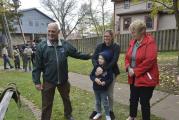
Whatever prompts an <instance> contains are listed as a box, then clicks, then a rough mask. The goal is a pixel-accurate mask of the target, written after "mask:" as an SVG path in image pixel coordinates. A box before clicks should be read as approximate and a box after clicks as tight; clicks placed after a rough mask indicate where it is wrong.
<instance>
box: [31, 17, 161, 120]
mask: <svg viewBox="0 0 179 120" xmlns="http://www.w3.org/2000/svg"><path fill="white" fill-rule="evenodd" d="M129 31H130V32H131V35H132V40H131V41H130V44H129V48H128V50H127V52H126V57H125V68H126V72H127V74H128V83H129V84H130V99H129V102H130V105H129V117H128V118H127V120H136V117H137V108H138V103H139V102H140V104H141V111H142V119H143V120H150V99H151V97H152V94H153V90H154V88H155V86H156V85H158V84H159V71H158V65H157V46H156V43H155V40H154V38H153V37H152V36H151V35H150V34H148V33H146V24H145V23H144V22H143V21H141V20H135V21H134V22H132V23H131V25H130V27H129ZM59 32H60V30H59V28H58V25H57V24H56V23H50V24H49V25H48V39H47V41H42V42H41V43H39V44H38V45H37V47H36V54H35V56H36V57H35V58H36V59H35V64H34V68H33V71H32V78H33V82H34V84H35V87H36V89H37V90H39V91H41V92H42V115H41V120H50V118H51V113H52V106H53V99H54V93H55V89H56V88H57V89H58V92H59V93H60V95H61V97H62V100H63V104H64V117H65V118H66V119H67V120H74V117H73V116H72V106H71V101H70V96H69V93H70V83H69V81H68V63H67V59H68V56H71V57H74V58H77V59H83V60H88V59H92V63H93V66H94V68H93V70H92V72H91V74H90V79H91V80H92V82H93V90H94V94H95V105H94V106H95V109H94V111H93V112H92V113H91V115H90V116H89V118H90V119H92V120H98V119H99V118H101V117H102V109H101V106H102V105H103V107H104V111H105V115H106V117H105V118H106V120H114V119H115V115H114V112H113V89H114V84H115V81H116V77H117V75H119V73H120V71H119V67H118V65H117V62H118V58H119V54H120V46H119V45H118V44H116V43H115V42H114V35H113V32H112V31H111V30H107V31H105V32H104V36H103V38H104V42H103V43H101V44H99V45H97V47H96V49H95V52H94V53H93V55H90V54H84V53H81V52H78V50H77V49H76V48H74V47H73V46H72V45H71V44H70V43H68V42H67V41H65V40H62V39H59V38H58V34H59ZM41 72H43V82H41V81H40V77H41Z"/></svg>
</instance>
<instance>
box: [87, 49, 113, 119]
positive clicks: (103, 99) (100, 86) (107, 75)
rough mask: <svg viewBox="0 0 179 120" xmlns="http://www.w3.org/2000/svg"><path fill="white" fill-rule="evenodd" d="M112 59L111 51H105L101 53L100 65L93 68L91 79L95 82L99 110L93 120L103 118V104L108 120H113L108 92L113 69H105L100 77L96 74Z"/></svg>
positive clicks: (94, 88) (99, 57)
mask: <svg viewBox="0 0 179 120" xmlns="http://www.w3.org/2000/svg"><path fill="white" fill-rule="evenodd" d="M111 58H112V53H111V52H110V51H103V52H101V53H99V56H98V65H97V66H96V67H94V68H93V70H92V72H91V74H90V79H91V80H92V81H93V90H94V94H95V99H96V110H97V114H96V115H95V116H94V117H93V120H97V119H99V118H100V117H102V113H101V111H102V110H101V104H102V105H103V107H104V111H105V114H106V120H111V118H110V112H109V100H108V94H107V90H108V87H109V85H110V84H111V82H112V80H113V71H112V69H108V70H104V69H103V72H102V74H100V75H98V74H97V72H96V71H97V70H98V69H99V67H101V68H104V67H105V66H106V65H107V64H108V63H109V62H110V60H111Z"/></svg>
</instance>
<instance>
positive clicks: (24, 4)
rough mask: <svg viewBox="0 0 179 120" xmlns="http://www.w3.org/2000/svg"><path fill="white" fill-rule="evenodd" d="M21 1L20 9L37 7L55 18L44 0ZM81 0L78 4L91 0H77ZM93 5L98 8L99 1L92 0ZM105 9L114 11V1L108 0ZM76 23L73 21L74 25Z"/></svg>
mask: <svg viewBox="0 0 179 120" xmlns="http://www.w3.org/2000/svg"><path fill="white" fill-rule="evenodd" d="M19 1H20V2H21V6H20V8H19V9H28V8H34V7H35V8H37V9H39V10H40V11H42V12H44V13H45V14H46V15H48V16H49V17H51V18H53V19H54V17H53V15H52V13H51V12H49V11H47V10H45V8H44V7H43V6H42V3H41V1H42V0H19ZM77 1H79V3H78V4H81V3H88V1H89V0H77ZM92 5H93V9H95V8H96V6H99V3H98V2H97V0H92ZM105 10H106V11H108V12H109V13H110V14H112V13H113V11H114V5H113V2H111V0H107V5H106V6H105ZM73 24H75V23H72V25H73Z"/></svg>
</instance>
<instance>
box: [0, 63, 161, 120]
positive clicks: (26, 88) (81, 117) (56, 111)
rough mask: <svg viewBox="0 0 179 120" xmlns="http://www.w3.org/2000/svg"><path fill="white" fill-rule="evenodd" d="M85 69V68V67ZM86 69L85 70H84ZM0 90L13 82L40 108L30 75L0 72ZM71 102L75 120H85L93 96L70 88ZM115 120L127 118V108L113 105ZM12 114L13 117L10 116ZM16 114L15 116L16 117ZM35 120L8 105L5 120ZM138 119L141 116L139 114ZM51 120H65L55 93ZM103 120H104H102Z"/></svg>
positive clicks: (153, 117)
mask: <svg viewBox="0 0 179 120" xmlns="http://www.w3.org/2000/svg"><path fill="white" fill-rule="evenodd" d="M85 67H86V66H85ZM85 69H86V68H85ZM0 75H1V77H0V88H4V87H5V86H6V85H7V83H9V82H14V83H16V84H17V87H18V89H19V91H20V92H21V95H22V96H24V97H26V98H27V99H28V100H30V101H32V102H33V103H34V104H36V105H37V106H38V107H39V108H40V106H41V101H40V100H41V97H40V96H41V95H40V92H38V91H37V90H36V89H35V88H34V85H33V83H32V81H31V74H30V73H25V72H18V71H0ZM70 96H71V101H72V106H73V115H74V117H75V118H76V120H87V119H88V116H89V114H90V113H91V111H92V109H93V107H94V95H93V93H89V92H87V91H84V90H80V89H77V88H75V87H72V89H71V95H70ZM114 106H115V107H114V108H115V110H114V111H115V114H116V116H117V118H116V120H125V119H126V117H127V116H128V106H125V105H121V104H119V103H115V105H114ZM12 113H13V115H12ZM16 114H17V115H16ZM29 119H30V120H35V118H34V117H33V116H32V115H31V114H30V112H29V110H28V109H27V108H26V107H23V108H22V109H21V110H20V111H19V110H17V109H16V106H15V105H14V104H13V102H12V105H10V108H9V110H8V112H7V113H6V120H29ZM139 119H141V115H140V113H139ZM152 119H153V120H161V119H160V118H157V117H155V116H152ZM52 120H65V119H64V117H63V105H62V101H61V99H60V97H59V94H58V93H57V94H56V95H55V101H54V108H53V114H52ZM103 120H104V119H103Z"/></svg>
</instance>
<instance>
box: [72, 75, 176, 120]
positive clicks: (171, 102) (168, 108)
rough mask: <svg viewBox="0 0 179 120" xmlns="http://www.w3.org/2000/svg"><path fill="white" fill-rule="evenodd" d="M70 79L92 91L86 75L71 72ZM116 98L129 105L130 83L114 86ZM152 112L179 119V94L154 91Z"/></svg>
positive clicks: (74, 84) (168, 118) (165, 117)
mask: <svg viewBox="0 0 179 120" xmlns="http://www.w3.org/2000/svg"><path fill="white" fill-rule="evenodd" d="M69 80H70V83H71V85H72V86H75V87H78V88H81V89H84V90H87V91H90V92H92V91H93V90H92V82H91V81H90V80H89V77H88V76H86V75H81V74H77V73H69ZM114 100H115V101H116V102H119V103H121V104H125V105H129V85H127V84H118V83H117V82H116V84H115V88H114ZM151 104H152V108H151V112H152V114H154V115H156V116H158V117H161V118H164V119H165V120H179V95H173V94H168V93H164V92H160V91H154V94H153V97H152V100H151Z"/></svg>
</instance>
